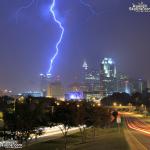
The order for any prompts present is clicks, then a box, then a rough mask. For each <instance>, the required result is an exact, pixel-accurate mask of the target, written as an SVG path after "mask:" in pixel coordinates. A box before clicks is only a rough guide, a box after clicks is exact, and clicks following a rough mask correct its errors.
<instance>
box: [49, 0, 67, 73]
mask: <svg viewBox="0 0 150 150" xmlns="http://www.w3.org/2000/svg"><path fill="white" fill-rule="evenodd" d="M54 8H55V0H52V4H51V6H50V12H51V14H52V16H53V19H54V21H55V22H56V24H57V25H58V26H59V28H60V30H61V34H60V37H59V39H58V41H57V43H56V46H55V48H56V52H55V54H54V55H53V57H52V58H51V60H50V67H49V70H48V74H50V75H51V70H52V67H53V63H54V60H55V58H56V56H57V55H58V52H59V45H60V43H61V41H62V38H63V34H64V27H63V26H62V23H61V22H60V21H59V20H58V19H57V18H56V15H55V11H54Z"/></svg>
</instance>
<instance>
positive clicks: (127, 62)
mask: <svg viewBox="0 0 150 150" xmlns="http://www.w3.org/2000/svg"><path fill="white" fill-rule="evenodd" d="M84 1H85V2H88V3H89V4H90V5H91V6H92V7H93V9H94V10H95V12H96V14H92V12H91V11H90V9H89V8H88V7H86V6H84V5H82V4H81V2H80V0H56V7H55V12H56V14H57V18H59V20H61V22H62V24H63V26H64V28H65V33H64V37H63V41H62V43H61V45H60V52H59V55H58V56H57V58H56V60H55V63H54V66H53V70H52V74H53V75H60V76H61V79H62V80H63V82H64V83H69V82H71V81H74V80H75V78H76V77H79V75H80V72H81V69H82V68H81V66H82V63H83V60H84V59H86V61H87V63H88V65H89V67H91V68H92V67H93V68H98V67H99V65H100V61H101V60H102V58H103V57H112V58H113V59H114V61H115V62H116V65H117V70H120V71H121V72H124V73H126V74H129V75H130V76H132V77H137V78H139V77H140V78H145V79H150V13H135V12H131V11H129V7H130V6H132V3H137V2H140V1H138V0H134V1H133V0H84ZM30 2H31V0H0V88H1V89H5V88H8V89H11V90H13V91H15V92H22V91H24V90H36V89H38V88H39V74H40V73H46V72H47V71H48V68H49V62H50V58H51V57H52V56H53V54H54V52H55V44H56V41H57V39H58V38H59V35H60V29H59V27H58V25H57V24H56V23H55V22H54V20H53V17H52V15H51V14H50V12H49V7H50V4H51V2H52V1H51V0H34V4H33V5H32V6H30V7H29V8H27V9H22V10H21V11H20V12H19V14H18V15H17V17H16V13H17V11H18V10H19V8H20V7H22V6H26V5H28V4H29V3H30ZM143 2H144V3H146V4H148V6H149V7H150V1H149V0H143ZM16 19H17V22H16Z"/></svg>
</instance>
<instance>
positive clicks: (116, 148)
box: [23, 128, 129, 150]
mask: <svg viewBox="0 0 150 150" xmlns="http://www.w3.org/2000/svg"><path fill="white" fill-rule="evenodd" d="M63 143H64V140H63V138H61V139H57V140H51V141H47V142H42V143H38V144H34V145H32V146H30V147H27V148H24V149H23V150H63V149H64V144H63ZM68 149H69V150H78V149H80V150H129V147H128V144H127V142H126V140H125V137H124V134H123V130H122V129H121V130H120V132H119V131H118V129H116V128H111V129H97V130H96V138H95V140H93V135H92V131H91V130H89V131H88V132H87V143H85V144H81V137H80V134H79V133H77V134H74V135H70V136H68Z"/></svg>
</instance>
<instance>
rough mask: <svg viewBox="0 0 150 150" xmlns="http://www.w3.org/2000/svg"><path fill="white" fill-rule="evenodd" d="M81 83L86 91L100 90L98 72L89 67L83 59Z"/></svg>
mask: <svg viewBox="0 0 150 150" xmlns="http://www.w3.org/2000/svg"><path fill="white" fill-rule="evenodd" d="M82 67H83V79H82V81H83V85H84V86H85V87H86V88H85V89H86V91H87V92H93V91H99V90H100V73H99V71H98V70H96V69H89V67H88V65H87V62H86V61H84V63H83V65H82Z"/></svg>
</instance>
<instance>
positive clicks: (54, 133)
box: [28, 125, 80, 145]
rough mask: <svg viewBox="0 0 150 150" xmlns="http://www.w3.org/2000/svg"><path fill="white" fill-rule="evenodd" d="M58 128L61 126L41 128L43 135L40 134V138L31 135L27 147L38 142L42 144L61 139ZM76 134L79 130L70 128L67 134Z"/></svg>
mask: <svg viewBox="0 0 150 150" xmlns="http://www.w3.org/2000/svg"><path fill="white" fill-rule="evenodd" d="M60 128H62V126H61V125H59V126H55V127H51V128H49V127H46V128H43V129H44V130H43V131H44V134H42V135H41V136H38V138H36V137H35V135H33V136H32V139H31V141H30V142H29V143H28V145H32V144H35V143H39V142H44V141H47V140H54V139H57V138H60V137H62V136H63V134H62V132H61V130H60ZM76 132H80V130H79V128H70V129H69V130H68V134H73V133H76Z"/></svg>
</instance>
